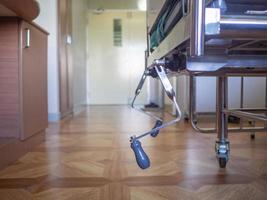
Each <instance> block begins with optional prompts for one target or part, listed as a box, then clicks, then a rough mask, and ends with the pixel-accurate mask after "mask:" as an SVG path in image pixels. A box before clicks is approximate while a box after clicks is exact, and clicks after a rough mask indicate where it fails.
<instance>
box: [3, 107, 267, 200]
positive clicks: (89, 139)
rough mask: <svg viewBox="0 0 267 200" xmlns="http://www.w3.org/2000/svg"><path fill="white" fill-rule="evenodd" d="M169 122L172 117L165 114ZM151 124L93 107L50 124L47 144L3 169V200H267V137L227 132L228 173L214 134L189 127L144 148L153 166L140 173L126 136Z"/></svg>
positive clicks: (129, 113)
mask: <svg viewBox="0 0 267 200" xmlns="http://www.w3.org/2000/svg"><path fill="white" fill-rule="evenodd" d="M167 117H168V116H167ZM153 125H154V124H153V121H152V120H151V119H149V118H148V117H147V116H144V115H142V114H140V113H138V112H136V111H133V110H131V109H130V108H128V107H126V106H125V107H123V106H106V107H103V106H102V107H101V106H99V107H97V106H96V107H89V108H88V109H87V110H86V111H84V112H82V113H81V114H79V115H78V116H75V117H73V118H70V119H66V120H64V121H63V122H61V123H59V124H50V126H49V129H48V131H47V138H46V141H45V142H44V143H43V144H41V145H39V146H38V147H37V148H35V150H34V151H32V152H30V153H28V154H27V155H25V156H24V157H22V158H21V159H20V160H18V161H17V162H16V163H14V164H13V165H11V166H9V167H7V168H6V169H4V170H2V171H0V200H32V199H37V200H47V199H48V200H50V199H51V200H130V199H131V200H180V199H184V200H187V199H190V200H230V199H231V200H266V199H267V135H266V134H265V133H258V134H257V135H256V140H255V141H251V140H250V137H249V135H248V134H239V133H235V134H230V142H231V159H230V161H229V163H228V166H227V168H226V169H225V170H222V169H220V168H219V167H218V163H217V160H216V158H215V152H214V141H215V140H216V135H201V134H199V133H196V132H194V131H193V130H192V129H191V128H190V126H189V125H188V124H187V123H183V122H182V123H180V124H178V125H175V126H172V127H169V128H167V129H166V130H164V131H162V133H161V134H160V135H159V136H158V137H157V138H156V139H155V138H149V137H148V138H146V139H144V140H142V144H143V147H144V149H145V150H146V152H147V153H148V154H149V156H150V159H151V168H149V169H148V170H145V171H143V170H140V169H139V168H138V167H137V164H136V162H135V159H134V154H133V152H132V151H131V149H130V148H129V137H130V136H131V135H133V134H138V133H142V132H143V131H146V130H149V129H150V128H151V127H152V126H153Z"/></svg>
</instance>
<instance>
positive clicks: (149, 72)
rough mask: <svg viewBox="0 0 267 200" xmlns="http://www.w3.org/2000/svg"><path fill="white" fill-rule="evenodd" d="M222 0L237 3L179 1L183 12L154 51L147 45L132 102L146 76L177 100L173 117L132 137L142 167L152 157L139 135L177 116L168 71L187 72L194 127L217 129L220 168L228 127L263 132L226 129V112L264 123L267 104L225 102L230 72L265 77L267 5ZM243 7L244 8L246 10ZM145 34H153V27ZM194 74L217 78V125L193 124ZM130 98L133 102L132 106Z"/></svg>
mask: <svg viewBox="0 0 267 200" xmlns="http://www.w3.org/2000/svg"><path fill="white" fill-rule="evenodd" d="M219 1H221V0H219ZM222 1H226V2H227V3H228V2H230V3H231V2H232V3H233V5H236V7H234V6H232V10H231V12H229V13H222V10H221V8H211V7H209V5H210V4H211V3H213V1H208V2H207V1H205V0H181V2H182V4H183V17H182V18H181V19H180V20H179V21H178V22H177V23H176V24H175V26H174V27H173V28H172V30H171V31H170V33H169V34H168V35H167V36H166V37H165V39H164V40H163V41H161V43H160V44H159V46H158V47H157V48H156V49H154V50H153V52H151V51H150V48H149V47H148V49H149V50H148V51H149V53H147V67H146V69H145V72H144V74H143V76H142V79H141V81H140V83H139V85H138V87H137V90H136V93H135V95H136V96H135V98H134V101H135V99H136V97H137V96H138V95H139V93H140V92H141V89H142V86H143V84H144V82H145V80H146V77H148V76H152V77H154V78H158V79H159V80H160V81H161V83H162V85H163V87H164V89H165V91H166V93H167V95H168V97H169V98H170V99H171V100H172V101H173V103H174V105H175V108H176V111H177V118H175V119H174V120H172V121H170V122H166V123H164V122H163V120H162V119H159V118H155V117H154V118H155V119H156V124H155V127H154V128H153V129H152V130H151V131H149V132H147V133H145V134H142V135H141V136H138V137H136V136H133V137H132V138H131V141H130V142H131V148H132V149H133V151H134V153H135V157H136V160H137V163H138V165H139V166H140V167H141V168H142V169H146V168H148V167H149V166H150V161H149V158H148V156H147V155H146V153H145V152H144V150H143V149H142V146H141V142H140V141H139V140H140V139H141V138H142V137H145V136H147V135H151V136H153V137H156V136H157V135H158V134H159V131H160V129H162V128H165V127H166V126H169V125H172V124H174V123H176V122H178V121H180V120H181V111H180V108H179V104H178V102H177V101H176V95H175V92H174V90H173V88H172V86H171V84H170V81H169V79H168V76H170V75H173V74H174V75H181V74H187V75H188V76H190V109H189V110H190V121H191V124H192V127H193V128H194V129H195V130H197V131H199V132H201V133H212V132H216V133H217V135H218V140H217V141H216V145H215V151H216V156H217V158H218V161H219V165H220V167H221V168H225V167H226V164H227V161H228V160H229V152H230V143H229V140H228V132H230V131H235V132H258V131H267V129H266V128H265V127H262V128H239V129H230V128H228V116H229V115H231V116H236V117H239V118H246V119H249V120H253V121H263V122H267V116H266V115H265V113H266V112H267V109H266V108H263V109H235V110H229V109H228V103H227V100H228V97H227V94H228V77H229V76H242V77H244V76H267V56H266V55H267V14H266V13H267V11H265V10H262V7H263V8H267V4H266V3H265V2H264V1H262V0H256V1H251V3H250V1H248V0H242V1H235V0H222ZM240 2H241V3H240ZM261 2H264V5H262V6H261V9H259V7H257V6H255V7H254V6H253V5H254V4H261ZM167 3H168V0H167V1H166V2H165V4H164V5H165V6H166V4H167ZM224 3H225V2H224ZM163 7H164V6H163ZM246 7H249V8H251V9H246ZM239 8H240V9H239ZM242 9H243V10H242ZM244 9H246V10H245V12H244ZM158 18H159V17H158ZM156 22H157V20H156ZM156 22H155V23H156ZM154 26H155V25H154ZM148 36H149V37H150V36H151V32H149V33H148ZM197 76H216V77H217V98H216V104H217V106H216V128H215V129H201V128H199V127H198V126H197V123H196V120H195V101H196V98H195V97H196V89H195V88H196V81H195V78H196V77H197ZM134 101H133V103H132V107H134V108H136V107H135V106H134ZM139 110H140V109H139ZM141 111H143V110H141ZM260 113H263V114H260ZM150 115H151V114H150Z"/></svg>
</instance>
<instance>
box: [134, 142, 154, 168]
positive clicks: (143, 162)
mask: <svg viewBox="0 0 267 200" xmlns="http://www.w3.org/2000/svg"><path fill="white" fill-rule="evenodd" d="M131 148H132V149H133V151H134V154H135V159H136V162H137V164H138V166H139V167H140V168H141V169H147V168H149V167H150V160H149V157H148V156H147V154H146V153H145V151H144V150H143V148H142V144H141V142H140V141H139V140H135V139H133V140H132V142H131Z"/></svg>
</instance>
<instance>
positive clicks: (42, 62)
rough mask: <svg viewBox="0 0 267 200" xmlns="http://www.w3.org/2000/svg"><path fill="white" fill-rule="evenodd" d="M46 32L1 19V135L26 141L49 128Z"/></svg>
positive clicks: (20, 22)
mask: <svg viewBox="0 0 267 200" xmlns="http://www.w3.org/2000/svg"><path fill="white" fill-rule="evenodd" d="M47 118H48V113H47V33H46V32H45V31H43V30H42V29H41V28H39V27H37V26H36V25H33V24H30V23H27V22H25V21H23V20H21V19H18V18H1V19H0V137H2V138H3V137H5V138H7V137H8V138H9V137H15V138H20V139H21V140H25V139H27V138H29V137H31V136H33V135H35V134H37V133H40V132H43V131H44V130H45V129H46V127H47V124H48V122H47Z"/></svg>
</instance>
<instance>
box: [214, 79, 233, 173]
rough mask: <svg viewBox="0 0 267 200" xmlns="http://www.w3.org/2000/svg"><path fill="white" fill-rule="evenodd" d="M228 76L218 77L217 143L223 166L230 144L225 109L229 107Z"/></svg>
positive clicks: (222, 165)
mask: <svg viewBox="0 0 267 200" xmlns="http://www.w3.org/2000/svg"><path fill="white" fill-rule="evenodd" d="M227 80H228V79H227V77H224V76H221V77H217V95H216V104H217V105H216V115H217V117H216V118H217V125H216V126H217V128H216V130H217V134H218V140H217V142H216V145H215V151H216V154H217V159H218V161H219V165H220V167H221V168H225V167H226V164H227V162H228V160H229V152H230V144H229V141H228V120H227V115H226V114H225V113H224V110H225V109H227V107H228V105H227V104H228V103H227V99H228V98H227V96H228V95H227V94H228V87H227V82H228V81H227Z"/></svg>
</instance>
